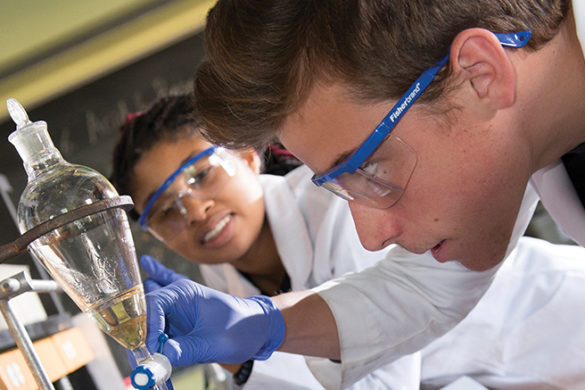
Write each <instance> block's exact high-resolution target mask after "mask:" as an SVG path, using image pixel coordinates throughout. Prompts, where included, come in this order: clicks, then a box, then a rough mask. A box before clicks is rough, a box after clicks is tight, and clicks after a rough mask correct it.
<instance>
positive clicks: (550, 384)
mask: <svg viewBox="0 0 585 390" xmlns="http://www.w3.org/2000/svg"><path fill="white" fill-rule="evenodd" d="M584 293H585V248H582V247H580V246H576V245H553V244H551V243H549V242H547V241H543V240H537V239H534V238H528V237H523V238H522V239H520V242H519V243H518V246H517V247H516V248H515V249H514V251H513V252H512V254H511V255H510V256H509V257H508V258H507V259H506V261H505V262H504V264H503V265H502V267H501V268H500V270H499V271H498V273H497V275H496V278H495V280H494V282H493V284H492V285H491V287H490V288H489V290H488V291H487V292H486V294H485V295H484V297H483V298H482V299H481V300H480V301H479V303H478V304H477V306H476V307H475V308H474V309H473V310H472V311H471V313H470V314H469V315H468V316H467V317H466V318H465V319H464V320H463V321H461V323H459V325H457V326H456V327H455V328H454V329H453V330H451V331H450V332H449V333H447V334H446V335H445V336H443V337H441V338H440V339H438V340H436V341H434V342H433V343H431V344H430V345H429V346H428V347H426V348H424V349H423V350H422V357H423V360H422V382H423V383H424V385H423V386H422V387H421V388H422V389H424V390H430V389H438V388H441V387H442V386H445V385H447V384H450V383H451V382H452V381H454V380H456V379H458V378H459V377H461V376H467V377H471V378H472V379H473V380H475V381H476V382H479V383H480V384H482V385H483V386H486V387H488V388H496V389H531V390H545V389H546V390H552V389H585V327H584V326H583V321H581V318H582V315H581V311H582V310H581V308H582V307H583V297H584Z"/></svg>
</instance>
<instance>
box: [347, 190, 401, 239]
mask: <svg viewBox="0 0 585 390" xmlns="http://www.w3.org/2000/svg"><path fill="white" fill-rule="evenodd" d="M349 208H350V210H351V215H352V217H353V221H354V224H355V227H356V230H357V232H358V236H359V238H360V242H361V243H362V245H363V246H364V248H366V249H368V250H371V251H376V250H380V249H382V248H384V247H386V246H388V245H390V244H394V243H397V242H398V238H399V237H400V235H401V234H402V228H401V226H400V224H399V222H398V218H396V216H395V215H394V213H393V209H392V208H388V209H377V208H373V207H368V206H364V205H363V204H359V203H357V202H354V201H349Z"/></svg>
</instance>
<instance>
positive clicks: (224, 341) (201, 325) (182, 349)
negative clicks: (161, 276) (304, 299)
mask: <svg viewBox="0 0 585 390" xmlns="http://www.w3.org/2000/svg"><path fill="white" fill-rule="evenodd" d="M146 304H147V309H148V310H147V329H148V334H147V339H146V345H147V347H148V349H149V350H151V351H155V350H156V349H157V348H158V337H159V335H160V334H161V333H163V332H165V333H166V334H167V335H168V336H169V340H168V341H167V342H166V343H165V345H164V347H163V353H164V354H165V355H166V356H167V357H168V358H169V360H170V361H171V364H172V365H173V366H186V365H190V364H195V363H208V362H217V363H229V364H236V363H242V362H244V361H246V360H249V359H258V360H264V359H268V357H269V356H270V355H271V354H272V352H274V350H276V348H278V347H279V346H280V344H281V343H282V341H283V339H284V319H283V317H282V314H281V313H280V310H278V308H277V307H276V306H275V305H274V303H273V302H272V301H271V300H270V298H268V297H266V296H254V297H250V298H237V297H234V296H231V295H229V294H225V293H222V292H220V291H216V290H213V289H211V288H208V287H205V286H203V285H200V284H198V283H195V282H193V281H191V280H189V279H186V278H179V279H178V280H176V281H175V282H173V283H171V284H169V285H167V286H165V287H161V288H159V289H157V290H154V291H151V292H149V293H148V294H147V295H146Z"/></svg>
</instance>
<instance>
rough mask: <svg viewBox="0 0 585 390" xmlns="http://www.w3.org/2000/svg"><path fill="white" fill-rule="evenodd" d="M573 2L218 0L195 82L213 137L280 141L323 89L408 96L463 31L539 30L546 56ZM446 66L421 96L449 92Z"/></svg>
mask: <svg viewBox="0 0 585 390" xmlns="http://www.w3.org/2000/svg"><path fill="white" fill-rule="evenodd" d="M569 3H570V1H568V0H473V1H470V0H450V1H445V0H274V1H266V0H219V1H218V3H217V4H216V5H215V6H214V7H213V9H212V10H211V11H210V12H209V15H208V18H207V27H206V31H205V33H206V50H207V56H208V58H207V60H205V61H204V62H203V63H202V65H201V67H200V68H199V70H198V72H197V75H196V79H195V82H194V91H195V95H196V97H197V99H196V105H197V110H198V112H199V113H200V116H201V121H202V124H203V126H204V130H203V131H204V133H205V135H206V136H207V137H208V138H210V139H211V140H212V141H213V142H215V143H220V144H225V145H228V146H230V147H249V146H254V147H258V146H259V145H262V144H264V143H266V142H267V141H269V140H271V139H272V138H273V137H274V136H275V135H276V133H277V131H278V129H279V127H280V125H281V124H282V122H283V121H284V119H285V118H286V116H287V115H289V114H290V113H292V112H294V111H295V109H296V108H298V107H299V105H300V104H301V103H302V102H303V99H304V98H305V97H306V95H307V93H308V91H309V90H310V88H311V87H312V86H313V85H314V84H315V83H316V82H327V81H331V80H336V81H340V82H342V83H344V84H345V85H346V86H347V87H348V88H349V90H350V91H351V92H352V95H353V97H354V98H355V99H358V100H361V101H371V102H374V101H382V100H390V99H397V98H399V97H400V96H401V95H402V94H403V93H404V91H406V90H407V89H408V87H409V86H410V85H411V84H412V83H413V82H414V80H415V79H416V78H417V77H418V76H419V75H420V73H421V72H422V71H424V70H425V69H426V68H428V67H430V66H432V65H433V64H434V63H436V62H437V61H438V60H439V59H440V58H442V57H443V56H444V55H445V54H446V53H447V50H448V48H449V45H450V44H451V42H452V40H453V39H454V37H455V36H456V35H457V34H458V33H459V32H461V31H462V30H464V29H467V28H472V27H480V28H485V29H488V30H490V31H493V32H516V31H523V30H528V29H529V30H532V37H531V39H530V42H529V43H528V46H527V47H529V48H530V49H532V50H536V49H538V48H539V47H540V46H542V45H543V44H544V43H546V42H548V41H549V40H550V39H552V37H553V36H554V35H555V34H556V33H557V31H558V29H559V27H560V24H561V23H562V21H563V20H564V18H565V17H566V15H567V12H568V8H569ZM447 73H448V71H447V69H443V70H442V71H441V72H440V73H439V75H438V76H437V80H436V81H435V82H434V83H432V84H431V85H430V86H429V88H428V89H427V91H425V93H424V94H423V96H422V97H421V101H427V102H430V101H433V100H435V99H436V98H437V97H439V96H440V95H441V93H442V92H443V91H444V89H445V87H446V84H447V83H446V80H447V76H448V75H447Z"/></svg>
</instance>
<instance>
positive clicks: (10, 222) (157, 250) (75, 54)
mask: <svg viewBox="0 0 585 390" xmlns="http://www.w3.org/2000/svg"><path fill="white" fill-rule="evenodd" d="M213 3H214V1H211V0H167V1H161V0H100V1H99V2H98V1H95V0H89V1H77V0H52V1H50V2H49V1H46V2H44V1H38V0H18V1H16V0H3V1H2V2H1V4H0V47H1V48H2V50H1V51H0V135H1V137H0V138H1V139H2V140H3V141H2V142H0V193H1V195H2V202H1V203H2V204H1V205H0V232H1V237H2V240H1V241H0V244H3V243H7V242H10V241H13V240H14V239H16V238H17V237H18V235H19V233H18V230H17V228H16V226H15V222H14V207H15V206H16V205H17V204H18V199H19V196H20V193H21V192H22V190H23V189H24V186H25V184H26V174H25V171H24V169H23V167H22V161H21V159H20V158H19V156H18V154H17V152H16V150H15V149H14V147H13V146H12V145H11V144H10V143H9V142H8V140H7V137H8V135H9V134H10V133H11V132H12V131H14V129H15V127H14V124H13V123H12V121H11V120H9V118H8V114H7V111H6V105H5V101H6V99H7V98H8V97H14V98H16V99H17V100H18V101H19V102H20V103H21V104H22V105H23V106H24V107H25V108H26V109H27V111H28V113H29V117H30V119H31V120H32V121H36V120H44V121H46V122H47V123H48V125H49V132H50V134H51V137H52V139H53V141H54V143H55V146H56V147H57V148H58V149H59V150H60V151H61V153H62V154H63V157H64V158H65V159H66V160H67V161H69V162H71V163H77V164H82V165H87V166H89V167H92V168H94V169H96V170H98V171H100V172H101V173H102V174H104V175H105V176H106V177H107V176H109V174H110V172H111V154H112V149H113V146H114V144H115V143H116V141H117V139H118V136H119V127H120V124H121V123H123V121H124V118H125V116H126V114H127V113H129V112H134V111H137V110H139V109H141V108H143V107H145V106H146V105H148V104H149V103H150V102H152V101H153V100H155V99H156V98H158V97H160V96H163V95H167V94H169V93H175V92H183V91H188V90H190V88H191V80H192V76H193V74H194V71H195V69H196V67H197V65H198V64H199V62H200V61H201V59H202V58H203V55H204V53H203V36H202V29H203V26H204V21H205V16H206V13H207V11H208V9H209V8H210V7H211V6H212V5H213ZM133 234H134V239H135V244H136V250H137V254H138V256H140V255H141V254H145V253H148V254H150V255H152V256H154V257H155V258H157V259H160V260H162V261H163V262H164V263H165V264H167V265H168V266H170V267H173V268H175V269H176V270H178V271H179V272H181V273H183V274H186V275H188V276H190V277H191V278H193V279H194V280H197V281H200V275H199V273H198V270H197V268H196V266H194V265H191V263H188V262H185V261H183V260H181V259H180V258H178V257H177V256H176V255H174V254H173V253H171V252H170V251H168V250H166V249H165V248H164V247H163V246H162V245H161V244H158V243H157V242H156V240H154V239H153V238H152V237H150V236H149V235H148V234H147V233H146V232H144V231H142V230H141V229H140V228H139V227H138V226H137V225H135V224H133ZM528 234H529V235H533V236H537V237H542V238H545V239H548V240H550V241H553V242H557V243H567V242H569V240H568V239H567V238H566V237H565V236H564V235H563V234H562V232H560V231H559V230H558V229H557V228H556V226H555V224H554V223H553V222H552V221H551V219H550V217H549V216H548V215H547V214H546V212H544V210H543V209H542V208H539V209H538V210H537V213H536V215H535V217H534V220H533V222H532V224H531V226H530V228H529V231H528ZM9 263H10V266H13V267H17V268H18V267H25V268H26V269H28V272H30V274H31V276H32V277H33V278H35V279H36V278H42V277H43V275H42V271H41V270H40V269H39V266H38V265H37V264H34V263H33V262H32V260H31V258H30V256H29V255H28V254H25V255H21V256H19V257H17V258H15V259H13V260H11V261H10V262H9ZM6 267H9V266H4V268H5V269H6ZM11 270H12V268H10V269H6V272H10V271H11ZM2 276H3V277H7V276H4V275H2ZM38 298H39V300H40V303H38V304H37V305H36V306H34V308H33V309H31V306H29V305H23V307H24V308H26V310H25V311H28V312H30V311H31V310H33V311H38V312H39V313H40V315H39V316H34V315H33V316H32V318H30V319H27V320H26V322H27V330H28V331H29V333H30V334H31V337H32V338H33V340H44V339H46V338H47V337H53V336H54V335H59V334H60V333H62V332H63V330H64V329H70V328H72V327H73V328H79V329H81V330H82V331H83V332H84V333H83V337H82V338H83V339H85V340H86V341H91V340H94V341H92V342H91V343H90V344H91V345H88V346H87V348H89V350H90V352H89V355H88V357H87V358H86V359H85V360H83V359H82V360H80V361H78V362H77V363H76V364H74V365H72V366H71V367H69V368H68V369H65V370H62V372H63V374H62V375H58V376H57V377H56V382H55V383H56V387H57V388H62V389H65V388H79V389H92V388H95V389H101V388H105V387H108V388H109V390H115V389H118V388H122V389H123V388H126V387H127V386H128V384H127V383H126V384H123V383H124V380H125V378H127V376H128V374H129V372H130V368H129V366H128V363H127V361H126V355H125V353H124V351H123V350H122V348H121V347H120V346H119V345H118V344H116V343H115V342H113V341H111V340H110V339H109V338H107V337H104V336H103V335H101V333H99V332H97V333H92V332H93V331H92V330H91V329H89V330H87V329H88V327H89V328H91V325H88V324H86V323H85V322H84V320H83V319H79V318H78V317H79V316H78V314H79V309H77V307H76V306H75V305H74V304H73V303H72V302H71V301H70V300H69V298H68V297H67V296H66V295H64V294H51V295H48V294H41V295H39V297H38ZM41 312H43V313H41ZM0 329H3V330H0V388H6V389H11V388H18V389H22V388H23V387H19V386H18V380H16V381H15V379H14V373H12V374H11V372H10V369H9V368H10V364H12V363H9V364H8V365H5V364H3V361H4V360H3V356H9V355H7V354H10V353H11V351H13V350H14V342H13V340H12V338H11V336H10V333H9V332H8V331H7V330H6V326H5V325H4V327H3V328H2V327H1V326H0ZM99 338H103V342H99V340H98V341H95V340H97V339H99ZM79 343H81V341H79V342H78V343H77V344H75V343H73V344H74V345H77V346H79V345H80V344H79ZM80 348H81V347H80ZM10 359H12V358H9V360H8V362H13V361H14V360H10ZM100 359H101V363H99V362H98V361H99V360H100ZM12 368H13V369H14V367H12ZM206 369H207V371H208V372H207V374H205V372H204V370H203V368H202V367H191V368H186V369H179V370H175V372H174V374H173V382H174V386H175V389H177V390H181V389H191V390H197V389H203V388H222V387H224V386H227V385H226V384H225V383H219V382H218V383H213V381H214V378H215V380H217V378H218V377H221V373H218V372H215V374H213V373H210V372H209V370H210V368H209V367H207V368H206ZM104 371H107V372H104ZM116 371H117V372H116ZM211 371H213V368H211ZM100 372H101V373H102V374H103V375H102V376H104V377H105V376H109V377H110V378H113V379H112V381H110V382H107V381H106V382H104V381H103V378H100V375H99V373H100ZM118 374H119V375H118ZM220 379H221V378H220ZM227 382H229V380H227ZM15 383H16V386H15Z"/></svg>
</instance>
